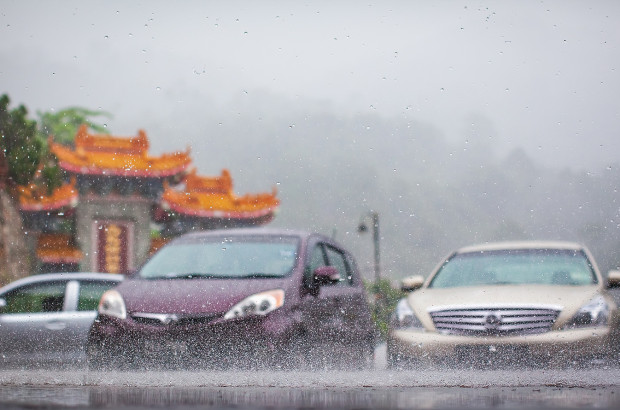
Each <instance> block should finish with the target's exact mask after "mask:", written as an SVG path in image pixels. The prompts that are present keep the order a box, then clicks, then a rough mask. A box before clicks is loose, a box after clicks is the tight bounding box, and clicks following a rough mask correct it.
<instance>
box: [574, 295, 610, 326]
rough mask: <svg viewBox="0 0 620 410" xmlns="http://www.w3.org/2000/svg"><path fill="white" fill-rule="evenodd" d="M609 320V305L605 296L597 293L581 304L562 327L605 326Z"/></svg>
mask: <svg viewBox="0 0 620 410" xmlns="http://www.w3.org/2000/svg"><path fill="white" fill-rule="evenodd" d="M608 321H609V305H608V304H607V301H606V300H605V298H604V297H603V296H601V295H597V296H595V297H593V298H592V299H590V301H589V302H588V303H586V304H585V305H583V306H582V307H581V308H579V310H578V311H577V313H575V315H574V316H573V317H572V318H571V320H569V321H568V322H567V323H566V324H565V325H564V327H563V328H564V329H576V328H581V327H594V326H605V325H607V322H608Z"/></svg>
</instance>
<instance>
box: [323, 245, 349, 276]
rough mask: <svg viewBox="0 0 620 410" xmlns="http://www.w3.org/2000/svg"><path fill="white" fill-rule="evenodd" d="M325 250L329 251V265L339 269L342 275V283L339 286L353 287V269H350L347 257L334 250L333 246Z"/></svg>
mask: <svg viewBox="0 0 620 410" xmlns="http://www.w3.org/2000/svg"><path fill="white" fill-rule="evenodd" d="M325 250H326V251H327V259H328V261H329V265H330V266H333V267H335V268H337V269H338V272H339V273H340V282H338V284H339V285H352V284H353V277H352V275H351V269H350V268H349V264H348V263H347V260H346V258H345V255H344V254H343V253H342V252H341V251H339V250H338V249H336V248H332V247H331V246H326V247H325Z"/></svg>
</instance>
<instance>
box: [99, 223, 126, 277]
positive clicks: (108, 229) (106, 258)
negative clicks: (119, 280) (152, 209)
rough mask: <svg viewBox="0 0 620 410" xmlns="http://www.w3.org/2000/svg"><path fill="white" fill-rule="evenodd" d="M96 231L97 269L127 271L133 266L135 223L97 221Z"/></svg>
mask: <svg viewBox="0 0 620 410" xmlns="http://www.w3.org/2000/svg"><path fill="white" fill-rule="evenodd" d="M94 233H95V235H94V238H95V241H96V244H95V246H94V249H96V250H97V257H96V258H94V260H95V261H96V266H95V271H97V272H106V273H126V272H127V271H128V270H129V269H130V268H131V260H130V255H131V252H130V250H131V248H132V246H131V243H132V241H131V237H132V236H133V235H132V234H133V225H132V224H131V223H128V222H124V221H121V222H119V221H97V222H95V229H94Z"/></svg>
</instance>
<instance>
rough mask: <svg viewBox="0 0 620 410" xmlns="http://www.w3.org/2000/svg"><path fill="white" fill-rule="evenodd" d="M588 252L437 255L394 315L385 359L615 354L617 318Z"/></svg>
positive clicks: (529, 245) (527, 247) (403, 362)
mask: <svg viewBox="0 0 620 410" xmlns="http://www.w3.org/2000/svg"><path fill="white" fill-rule="evenodd" d="M619 283H620V273H619V272H617V271H612V272H610V274H609V277H608V282H606V281H605V280H604V279H603V277H602V276H601V274H600V272H599V270H598V268H597V266H596V264H595V262H594V259H593V258H592V255H591V254H590V252H589V251H588V250H587V249H586V248H585V247H583V246H581V245H578V244H574V243H567V242H510V243H496V244H486V245H481V246H471V247H466V248H462V249H459V250H457V251H456V252H454V253H452V254H451V255H450V256H448V257H447V258H446V259H445V260H443V261H442V262H441V263H440V264H439V265H438V266H437V268H435V270H434V271H433V272H432V273H431V275H430V276H429V277H428V278H427V279H426V280H424V278H422V277H421V276H414V277H410V278H407V279H405V280H403V289H404V290H408V291H411V293H410V294H409V296H408V297H407V298H404V299H402V300H401V301H400V302H399V303H398V305H397V307H396V310H395V312H394V314H393V317H392V321H391V329H390V332H389V335H388V342H387V350H388V365H389V366H391V367H401V366H420V365H423V364H425V363H426V364H428V363H431V362H434V363H437V362H440V363H453V362H457V363H460V364H465V365H469V364H472V365H482V366H487V365H502V364H515V363H532V364H537V363H550V362H551V363H555V364H565V363H572V362H575V361H576V360H591V359H607V358H608V357H609V355H610V354H611V353H614V347H615V345H616V338H617V332H618V329H619V326H618V322H619V320H620V318H619V315H618V312H617V309H616V304H615V303H614V301H613V299H612V298H611V296H610V295H609V294H608V293H607V291H606V288H607V287H608V286H617V285H618V284H619Z"/></svg>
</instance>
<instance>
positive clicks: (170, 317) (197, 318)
mask: <svg viewBox="0 0 620 410" xmlns="http://www.w3.org/2000/svg"><path fill="white" fill-rule="evenodd" d="M221 316H222V315H221V314H218V313H215V314H213V313H211V314H199V315H176V314H165V313H133V314H132V315H131V318H132V319H133V320H134V321H136V322H138V323H141V324H144V325H151V326H194V325H200V324H205V323H209V322H212V321H213V320H215V319H218V318H220V317H221Z"/></svg>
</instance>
